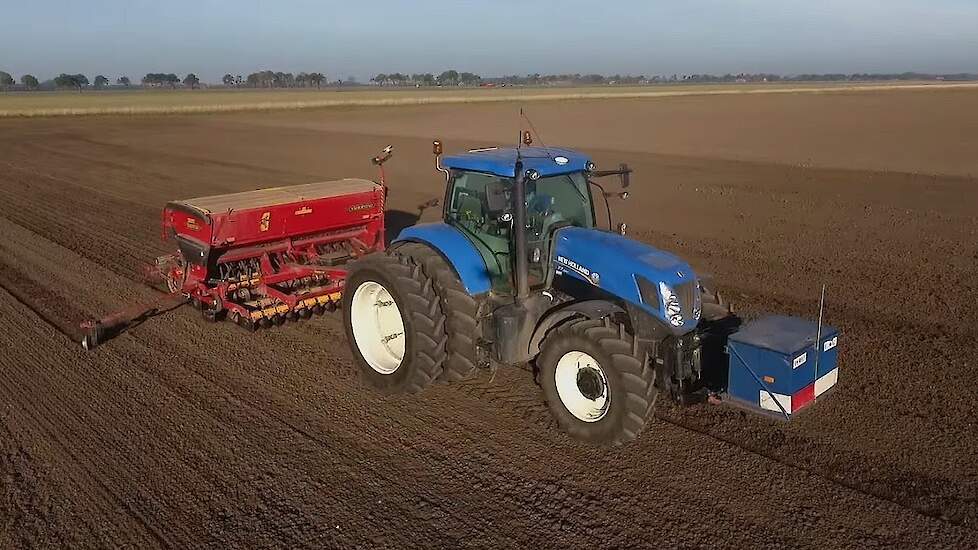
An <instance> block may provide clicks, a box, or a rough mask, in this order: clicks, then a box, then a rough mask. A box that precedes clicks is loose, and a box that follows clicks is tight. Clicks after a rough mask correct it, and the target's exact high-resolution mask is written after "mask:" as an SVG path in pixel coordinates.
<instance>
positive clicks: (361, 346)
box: [343, 252, 446, 393]
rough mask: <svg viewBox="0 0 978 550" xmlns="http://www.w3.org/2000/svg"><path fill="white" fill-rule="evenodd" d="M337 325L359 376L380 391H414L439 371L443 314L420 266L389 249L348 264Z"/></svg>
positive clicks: (443, 355)
mask: <svg viewBox="0 0 978 550" xmlns="http://www.w3.org/2000/svg"><path fill="white" fill-rule="evenodd" d="M343 324H344V328H345V329H346V337H347V340H348V341H349V342H350V344H351V346H350V347H351V348H352V350H353V356H354V358H355V359H356V362H357V364H358V365H359V367H360V372H361V375H362V377H363V379H364V380H365V381H366V382H367V383H368V384H369V385H371V386H373V387H374V388H377V389H378V390H381V391H383V392H385V393H397V392H404V393H418V392H420V391H421V390H423V389H424V388H425V387H427V386H428V385H429V384H431V382H432V381H434V379H435V378H436V377H437V376H438V375H439V374H440V373H441V369H442V364H443V363H444V361H445V340H446V336H445V316H444V315H443V314H442V312H441V308H440V307H439V305H438V298H437V296H436V295H435V292H434V283H433V282H432V280H431V277H430V276H429V275H428V274H426V273H425V271H424V269H423V268H422V266H421V264H420V263H418V262H416V261H414V260H413V259H412V258H410V257H408V256H404V255H400V254H393V253H390V252H387V253H379V254H373V255H370V256H366V257H364V258H362V259H360V260H358V261H356V262H354V263H352V264H350V271H349V273H348V275H347V278H346V288H345V290H344V293H343Z"/></svg>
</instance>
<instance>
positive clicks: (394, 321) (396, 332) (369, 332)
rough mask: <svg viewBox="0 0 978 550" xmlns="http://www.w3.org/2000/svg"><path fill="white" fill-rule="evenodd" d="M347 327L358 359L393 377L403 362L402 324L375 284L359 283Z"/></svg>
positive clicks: (390, 298) (397, 311)
mask: <svg viewBox="0 0 978 550" xmlns="http://www.w3.org/2000/svg"><path fill="white" fill-rule="evenodd" d="M350 324H351V325H352V327H353V339H354V340H356V345H357V349H358V350H359V351H360V355H362V356H363V359H364V360H365V361H366V362H367V364H368V365H370V368H372V369H373V370H375V371H377V372H379V373H380V374H393V373H394V371H396V370H397V368H398V367H400V366H401V361H403V360H404V340H405V338H404V321H403V320H402V319H401V310H400V309H398V307H397V304H396V303H395V302H394V297H393V296H391V293H390V292H389V291H388V290H387V289H386V288H384V285H382V284H380V283H378V282H375V281H365V282H363V283H360V286H358V287H357V289H356V291H354V293H353V299H352V300H351V301H350Z"/></svg>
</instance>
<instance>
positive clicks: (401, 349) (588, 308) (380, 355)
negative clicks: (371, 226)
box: [343, 132, 834, 444]
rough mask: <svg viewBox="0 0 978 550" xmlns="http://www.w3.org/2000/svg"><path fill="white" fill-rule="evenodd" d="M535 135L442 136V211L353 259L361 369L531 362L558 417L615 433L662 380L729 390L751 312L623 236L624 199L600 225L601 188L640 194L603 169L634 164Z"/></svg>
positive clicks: (645, 406) (585, 433)
mask: <svg viewBox="0 0 978 550" xmlns="http://www.w3.org/2000/svg"><path fill="white" fill-rule="evenodd" d="M521 142H522V143H521V144H520V146H517V147H507V148H502V147H500V148H487V149H477V150H471V151H468V152H466V153H463V154H458V155H451V156H444V157H442V156H441V155H442V146H441V143H440V142H437V141H436V142H434V153H435V156H436V157H435V158H436V162H435V164H436V167H437V168H438V169H439V170H441V171H442V172H443V173H444V174H445V178H446V180H447V190H446V193H445V197H444V208H443V217H442V220H441V221H440V222H437V223H425V224H419V225H415V226H412V227H409V228H407V229H404V230H403V231H401V233H400V234H399V235H398V236H397V237H396V238H395V239H394V240H393V242H392V245H391V246H390V247H389V249H388V250H387V251H385V252H383V253H377V254H373V255H369V256H365V257H363V258H361V259H359V260H357V261H356V262H354V263H353V264H352V265H350V266H349V273H348V275H347V280H346V287H345V288H346V290H345V293H344V298H343V310H344V324H345V327H346V333H347V338H348V340H349V341H350V343H351V344H352V346H351V347H352V348H353V354H354V357H355V359H356V361H357V363H358V364H359V366H360V370H361V373H362V376H363V378H364V379H365V380H366V381H367V382H368V383H369V384H370V385H372V386H374V387H376V388H378V389H380V390H382V391H386V392H409V393H416V392H419V391H421V390H422V389H424V388H425V387H426V386H428V385H429V384H431V383H432V382H434V381H435V380H443V381H456V380H461V379H464V378H466V377H469V376H470V375H472V374H473V373H474V372H476V371H477V369H480V368H496V367H498V366H500V365H502V366H529V367H530V368H532V369H533V371H534V372H535V373H536V379H537V381H538V383H539V384H540V386H541V388H542V390H543V395H544V397H545V400H546V402H547V404H548V406H549V408H550V410H551V412H552V414H553V416H554V417H555V418H556V420H557V423H558V424H559V426H560V427H561V428H562V429H563V430H565V431H566V432H568V433H569V434H570V435H572V436H574V437H576V438H580V439H584V440H588V441H592V442H597V443H602V444H620V443H624V442H627V441H629V440H632V439H634V438H635V437H636V436H637V435H638V434H639V433H640V432H641V430H642V429H643V428H644V427H645V425H646V424H647V423H648V422H649V420H650V418H651V416H652V407H653V404H654V402H655V399H656V396H657V394H658V393H660V392H664V393H665V394H666V395H669V396H671V397H673V398H677V399H680V400H686V399H690V398H695V397H697V396H705V395H708V394H710V393H711V392H714V391H719V390H722V389H723V388H724V387H725V385H726V384H727V381H726V379H725V376H726V375H727V357H726V343H727V336H729V335H730V334H731V333H732V332H734V331H735V330H736V329H737V327H738V325H739V324H740V320H739V319H737V318H736V316H734V315H732V314H731V313H730V312H729V309H728V308H726V307H725V306H723V305H722V304H721V303H720V302H721V301H720V299H719V296H718V295H716V294H713V293H710V292H708V291H707V290H706V289H705V288H704V286H703V283H701V281H700V280H699V279H698V278H697V276H696V274H695V273H694V271H693V269H692V268H691V267H690V266H689V264H688V263H686V262H685V261H683V260H682V259H680V258H678V257H676V256H674V255H673V254H670V253H668V252H665V251H662V250H659V249H656V248H654V247H652V246H649V245H647V244H643V243H640V242H637V241H634V240H631V239H629V238H627V237H625V236H624V232H625V231H624V229H625V228H624V226H623V225H622V226H620V227H619V228H618V230H611V220H610V218H611V215H610V208H608V210H607V214H608V220H607V222H608V225H607V229H601V228H599V227H598V225H599V220H598V217H597V216H596V215H595V212H596V210H598V211H600V210H601V208H599V207H598V205H596V200H595V199H596V198H597V197H601V200H600V201H597V202H598V204H601V203H604V205H607V203H608V199H609V198H613V197H616V196H617V197H622V198H624V197H625V196H627V191H624V190H622V191H619V192H613V193H609V192H606V191H605V189H604V187H602V186H601V185H600V184H599V183H598V182H597V181H596V180H598V179H600V178H603V177H608V176H617V177H618V178H620V183H621V186H622V187H623V188H625V187H627V186H628V183H629V174H630V170H629V169H628V167H627V166H626V165H621V166H620V168H619V169H617V170H608V171H600V170H597V169H596V168H595V165H594V163H592V162H591V160H590V159H589V158H588V157H587V156H585V155H583V154H581V153H578V152H575V151H572V150H568V149H560V148H552V147H550V148H548V147H533V146H531V143H532V139H531V136H530V135H529V132H526V133H524V134H523V135H522V136H521ZM594 190H597V193H595V192H593V191H594ZM601 217H602V218H604V216H601ZM601 221H602V222H603V221H604V220H603V219H602V220H601ZM775 325H776V323H775ZM775 325H772V326H775ZM765 330H767V329H765ZM774 330H775V331H777V330H778V329H777V328H776V327H775V329H774ZM761 332H764V331H761ZM769 332H770V331H769V330H768V331H767V332H765V334H762V336H764V337H767V336H769V334H768V333H769ZM802 336H803V338H802V339H801V340H804V338H809V340H811V338H810V336H806V335H802ZM801 340H799V341H801ZM796 362H797V361H796ZM748 368H749V366H748ZM789 370H790V369H789ZM753 372H754V371H753V370H752V371H751V373H753ZM798 372H800V371H798ZM778 376H779V377H781V378H782V379H783V377H782V376H781V374H780V373H778ZM754 378H756V379H757V383H758V384H761V386H757V387H760V388H761V390H760V391H761V392H762V393H761V396H760V400H759V401H758V399H754V401H755V403H754V406H755V408H764V403H765V402H764V398H765V395H764V392H767V393H768V394H770V395H768V396H767V397H768V402H773V403H774V405H776V406H777V407H778V408H779V409H780V410H781V412H784V413H785V417H787V416H788V414H789V413H790V411H785V409H784V403H786V401H784V400H780V399H781V398H780V397H777V396H779V395H780V394H777V393H775V392H773V390H772V388H771V387H769V386H768V385H765V384H766V382H765V381H762V380H761V379H760V378H758V377H757V376H754ZM765 380H767V378H765ZM771 380H772V381H773V380H774V378H773V376H772V377H771ZM833 380H834V379H833ZM749 382H750V383H751V384H753V382H752V381H749ZM779 383H780V382H779ZM833 383H834V382H833ZM754 390H755V388H754V387H751V388H750V391H749V392H748V395H754V394H753V393H752V392H754ZM771 396H775V397H776V399H774V401H771ZM752 399H753V397H752ZM789 401H790V397H789ZM758 404H759V406H758ZM767 408H769V409H772V410H774V409H773V408H772V406H769V407H767ZM790 408H791V406H790V405H789V409H790Z"/></svg>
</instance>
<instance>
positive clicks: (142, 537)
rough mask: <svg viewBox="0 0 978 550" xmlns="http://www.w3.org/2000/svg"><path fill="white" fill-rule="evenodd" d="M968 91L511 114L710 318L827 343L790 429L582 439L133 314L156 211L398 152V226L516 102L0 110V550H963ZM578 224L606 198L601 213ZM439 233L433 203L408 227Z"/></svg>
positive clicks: (512, 123) (507, 130)
mask: <svg viewBox="0 0 978 550" xmlns="http://www.w3.org/2000/svg"><path fill="white" fill-rule="evenodd" d="M976 112H978V93H975V92H974V91H936V90H934V91H913V92H912V91H892V92H872V93H852V94H832V95H824V96H823V95H797V96H792V95H786V96H777V97H751V96H728V97H706V98H673V99H658V100H614V101H611V100H605V101H580V102H564V103H546V104H541V103H537V104H533V105H531V106H530V108H529V109H528V113H529V115H530V117H531V119H532V120H533V123H534V125H535V126H536V127H537V128H538V129H539V130H540V131H541V134H542V137H543V139H544V140H545V141H546V144H548V145H564V146H573V147H578V148H581V149H583V150H585V151H587V152H588V153H591V154H593V156H594V158H595V160H596V161H597V163H598V164H599V165H602V166H614V165H617V163H618V162H621V161H625V162H628V163H629V164H630V165H631V166H632V167H633V168H634V169H635V178H634V187H633V188H632V189H631V191H632V196H631V198H630V199H629V200H628V201H626V202H624V203H616V204H614V205H613V207H614V212H615V214H614V215H615V217H616V221H617V220H619V219H620V220H622V221H625V222H627V223H628V225H629V227H630V228H631V229H630V231H631V235H632V236H633V237H634V238H636V239H640V240H643V241H645V242H648V243H651V244H654V245H656V246H659V247H662V248H665V249H668V250H670V251H673V252H675V253H677V254H679V255H681V256H683V257H685V258H687V259H688V260H689V261H690V262H691V263H692V264H693V265H694V267H696V268H697V270H698V271H699V272H700V273H709V274H710V275H711V276H712V278H713V279H714V280H715V281H716V282H717V284H718V286H719V288H720V289H721V291H722V292H723V293H724V294H725V295H726V297H727V298H728V299H729V300H730V301H732V302H733V303H734V304H735V306H736V309H737V310H738V311H739V312H740V313H741V314H742V315H744V316H745V317H747V318H751V317H754V316H756V315H759V314H761V313H762V312H783V313H787V314H793V315H804V316H809V317H812V316H814V315H815V313H816V311H817V301H818V293H819V289H820V286H821V284H822V283H825V284H827V285H828V300H827V308H826V321H827V322H828V323H830V324H832V325H834V326H836V327H838V328H839V329H840V331H841V333H842V338H840V344H839V348H840V350H841V356H840V357H841V359H840V361H841V375H840V381H839V384H838V387H837V388H836V390H835V391H834V392H833V393H832V394H831V395H830V396H829V397H828V398H826V399H824V400H820V402H819V403H818V404H816V405H815V406H813V407H812V408H810V409H808V410H806V411H805V412H804V413H802V414H800V415H799V416H797V417H796V418H795V419H793V420H792V421H791V422H789V423H783V422H778V421H775V420H770V419H768V418H766V417H760V416H755V415H752V414H749V413H746V412H744V411H742V410H739V409H734V408H728V407H725V406H717V405H709V404H703V405H695V406H691V407H686V408H681V407H679V406H677V405H673V404H670V403H669V402H667V400H665V399H660V400H659V402H658V403H657V410H656V417H657V419H656V421H655V422H654V423H653V425H652V426H650V428H649V429H648V430H647V431H646V432H644V433H643V435H642V436H641V437H640V438H639V439H638V440H637V441H636V442H634V443H632V444H630V445H627V446H625V447H622V448H616V449H602V448H594V447H590V446H587V445H584V444H581V443H578V442H576V441H573V440H570V439H569V438H568V437H567V436H565V435H563V434H562V433H561V432H559V431H558V430H557V429H556V427H555V426H553V425H552V423H551V421H550V420H549V416H548V413H547V410H546V408H545V406H544V405H543V404H542V401H541V395H540V392H539V389H538V388H537V387H536V385H535V384H534V382H533V379H532V376H531V375H530V374H529V373H528V372H525V371H522V370H505V369H501V370H499V371H498V372H497V373H496V374H495V376H494V377H492V378H490V376H489V375H488V373H487V374H485V375H483V376H480V377H479V378H477V379H475V380H471V381H467V382H464V383H460V384H454V385H438V386H434V387H432V388H430V389H429V390H426V391H425V392H424V393H423V394H422V395H420V396H416V397H401V396H393V397H380V396H378V395H376V394H374V393H372V392H371V391H370V390H369V389H368V388H366V387H364V386H363V384H362V383H361V382H360V381H359V380H358V377H357V374H356V371H355V368H354V366H353V364H352V361H351V356H350V352H349V351H348V349H347V343H346V340H345V336H344V335H343V331H342V325H341V320H340V318H339V316H338V314H332V315H326V316H323V317H319V318H315V319H312V320H309V321H304V322H300V323H296V324H290V325H285V326H284V327H280V328H275V329H271V330H265V331H259V332H257V333H255V334H249V333H246V332H245V331H243V330H241V329H240V328H238V327H236V326H233V325H231V324H230V323H218V324H206V323H205V322H204V321H203V320H202V319H201V318H200V316H199V314H197V313H196V312H195V311H194V310H192V309H191V308H189V307H185V308H179V309H176V310H173V311H170V312H167V313H165V314H162V315H159V316H157V317H155V318H152V319H150V320H148V321H146V322H145V323H143V324H141V325H139V326H137V327H135V328H133V329H132V330H130V331H128V332H126V333H124V334H123V335H121V336H119V337H117V338H115V339H114V340H112V341H110V342H109V343H107V344H106V345H104V346H103V347H101V348H99V349H98V350H96V351H94V352H85V351H83V350H82V348H81V346H79V345H78V343H77V338H78V330H77V328H76V327H77V325H78V323H79V322H80V321H82V320H84V319H86V318H89V317H93V316H99V315H103V314H105V313H107V312H110V311H112V310H114V309H117V308H118V307H120V306H123V305H127V304H130V303H134V302H137V301H139V300H145V299H148V298H151V297H153V295H154V294H153V292H152V291H151V290H149V289H148V288H146V287H144V286H142V285H141V284H140V283H139V282H138V281H139V266H140V264H141V262H143V261H146V260H149V259H151V258H153V257H154V256H155V255H157V254H159V253H163V252H167V251H168V246H167V245H166V244H165V243H162V242H161V241H160V240H159V227H158V224H159V211H160V208H161V206H162V205H163V203H164V202H165V201H166V200H169V199H177V198H189V197H193V196H199V195H205V194H213V193H223V192H231V191H235V190H246V189H254V188H258V187H266V186H280V185H287V184H296V183H304V182H309V181H315V180H324V179H333V178H340V177H347V176H361V177H373V172H372V167H371V166H370V164H369V162H368V159H369V158H370V157H371V156H372V155H373V154H374V153H375V152H376V151H377V150H378V149H380V148H381V147H382V146H384V145H386V144H388V143H392V144H393V145H394V147H395V158H394V159H393V160H392V161H391V162H390V163H389V165H388V166H389V173H388V178H389V184H390V187H391V198H390V208H391V209H392V214H391V225H392V226H395V227H394V228H393V229H392V230H396V226H397V225H404V224H406V223H413V222H414V221H415V220H416V218H417V210H416V205H418V204H419V203H421V202H423V201H425V200H427V199H429V198H431V197H434V196H439V195H440V194H441V192H442V180H441V179H440V178H439V176H438V174H437V173H435V172H434V171H433V169H432V160H431V156H430V141H429V140H430V139H431V138H433V137H442V138H445V139H446V148H447V150H448V151H456V150H461V149H463V148H466V147H471V146H477V145H492V144H497V143H502V142H508V141H510V138H515V136H516V135H517V131H518V129H519V118H518V106H517V105H515V104H505V105H503V104H499V105H496V104H487V105H465V106H427V107H402V108H375V109H366V108H363V109H348V110H324V111H305V112H289V113H281V112H280V113H255V114H247V115H222V116H217V115H208V116H189V117H171V118H86V119H71V118H62V119H56V120H54V119H52V120H31V121H26V120H7V121H2V122H0V547H18V548H19V547H49V546H70V547H91V546H95V547H106V546H129V547H136V548H149V547H156V546H164V547H217V548H225V547H289V548H293V547H306V546H315V547H342V548H347V547H363V548H375V547H386V548H408V547H449V548H453V547H473V548H475V547H489V546H492V547H507V548H509V547H512V548H532V547H609V548H613V547H649V546H659V547H729V548H748V547H765V548H783V547H812V548H815V547H818V548H822V547H852V548H866V547H890V546H903V547H947V548H951V547H956V548H964V547H976V546H978V534H976V528H978V500H976V498H978V434H976V424H975V422H976V421H975V413H976V406H975V403H976V400H978V390H976V387H978V386H976V384H975V380H976V378H978V359H976V354H978V313H976V303H978V269H976V267H978V180H976V177H978V122H976V121H978V119H976V118H975V117H974V116H973V114H974V113H976ZM600 212H601V210H600V209H599V213H600ZM436 215H437V214H436V213H432V212H430V211H429V212H427V213H425V215H424V219H428V218H432V217H435V216H436Z"/></svg>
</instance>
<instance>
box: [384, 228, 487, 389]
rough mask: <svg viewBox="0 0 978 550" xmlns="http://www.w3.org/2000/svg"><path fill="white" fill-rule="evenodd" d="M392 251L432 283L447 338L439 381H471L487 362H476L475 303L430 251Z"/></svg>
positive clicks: (416, 247) (411, 247)
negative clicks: (418, 266) (412, 263)
mask: <svg viewBox="0 0 978 550" xmlns="http://www.w3.org/2000/svg"><path fill="white" fill-rule="evenodd" d="M396 251H397V253H399V254H405V255H407V256H410V257H411V258H413V259H414V261H415V262H417V263H419V264H421V265H422V266H423V267H424V270H425V272H426V273H428V275H430V276H431V277H432V278H433V279H434V281H435V293H436V294H437V295H438V299H439V302H440V304H441V309H442V312H443V313H444V314H445V318H446V323H445V330H446V334H447V335H448V342H447V343H446V345H445V349H446V351H447V353H448V357H447V359H446V360H445V364H444V366H443V368H442V373H441V375H440V376H439V378H438V379H439V381H442V382H458V381H460V380H465V379H467V378H469V377H471V376H472V375H473V374H474V373H475V371H476V369H477V368H478V366H479V365H480V363H484V362H486V361H487V359H485V358H480V355H482V352H481V350H480V349H479V347H478V338H479V335H480V334H481V330H480V327H479V321H478V314H479V302H478V300H477V299H476V298H473V297H472V296H469V293H468V292H466V290H465V287H464V286H462V281H461V280H460V279H459V277H458V275H457V274H456V273H455V269H453V268H452V266H451V265H449V264H448V262H446V261H445V259H444V258H442V257H441V255H440V254H438V252H436V251H434V250H433V249H432V248H431V247H429V246H427V245H425V244H421V243H413V242H409V243H404V244H402V245H400V246H398V247H397V248H396Z"/></svg>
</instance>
